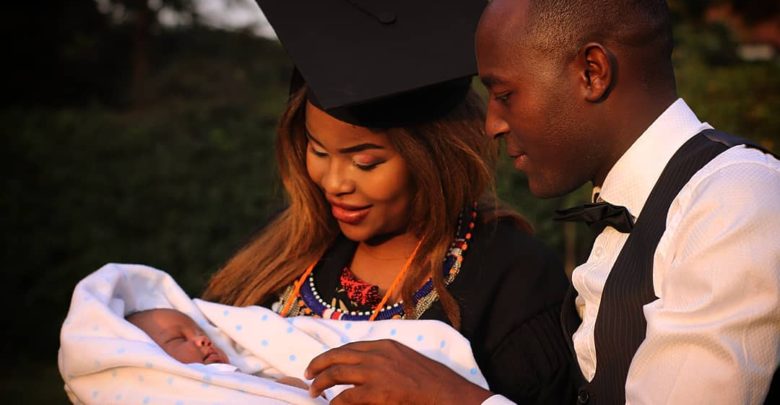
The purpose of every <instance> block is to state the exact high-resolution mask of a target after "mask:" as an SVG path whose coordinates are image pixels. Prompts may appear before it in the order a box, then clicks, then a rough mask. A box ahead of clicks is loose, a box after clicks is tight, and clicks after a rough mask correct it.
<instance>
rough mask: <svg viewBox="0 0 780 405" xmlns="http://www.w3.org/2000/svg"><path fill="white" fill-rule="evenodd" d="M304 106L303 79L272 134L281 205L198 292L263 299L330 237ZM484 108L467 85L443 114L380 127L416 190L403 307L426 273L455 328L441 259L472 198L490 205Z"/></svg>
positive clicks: (332, 228) (233, 301)
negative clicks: (311, 168) (413, 243)
mask: <svg viewBox="0 0 780 405" xmlns="http://www.w3.org/2000/svg"><path fill="white" fill-rule="evenodd" d="M305 111H306V88H305V86H304V87H303V88H301V89H300V90H299V91H297V92H296V93H295V94H293V95H292V96H291V98H290V100H289V102H288V106H287V109H286V111H285V112H284V114H283V115H282V118H281V121H280V123H279V127H278V137H277V141H276V160H277V163H278V165H279V173H280V175H281V178H282V182H283V185H284V188H285V190H286V191H287V196H288V198H289V207H288V208H287V209H286V210H284V211H283V212H282V213H281V214H280V215H279V216H277V217H276V218H275V219H274V220H273V221H272V222H271V223H270V224H269V225H268V226H266V227H265V228H264V229H263V230H262V231H261V233H260V234H259V235H258V236H257V237H256V238H255V239H254V240H252V241H251V242H250V243H249V244H247V245H246V246H245V247H243V248H242V249H241V250H240V251H239V252H238V253H237V254H236V255H235V256H233V257H232V258H231V259H230V260H229V261H228V262H227V264H226V265H225V266H224V267H223V268H222V269H221V270H219V271H218V272H217V273H216V274H215V275H214V276H213V277H212V279H211V281H210V282H209V285H208V287H207V289H206V291H205V293H204V295H203V296H204V298H205V299H208V300H212V301H218V302H221V303H225V304H229V305H239V306H244V305H255V304H259V303H262V302H266V301H267V300H268V299H269V298H271V296H272V295H273V294H277V293H279V292H281V291H282V290H283V289H284V288H286V287H287V286H289V285H290V284H291V283H293V282H294V280H295V279H296V278H298V277H300V275H301V274H302V273H303V271H304V270H305V269H306V268H307V267H308V266H309V265H310V264H311V263H313V262H315V261H316V260H318V259H319V258H320V257H322V255H323V254H324V253H325V251H326V250H327V249H328V247H329V246H330V245H331V244H332V243H333V242H334V240H335V238H336V237H337V236H338V234H339V232H340V231H339V227H338V224H337V222H336V221H335V220H334V219H333V217H332V216H331V214H330V209H329V205H328V203H327V201H326V200H325V197H324V196H323V194H322V191H321V190H320V189H319V188H318V187H317V185H316V184H315V183H314V182H313V181H312V180H311V179H310V178H309V175H308V173H307V170H306V147H307V139H306V135H305ZM484 115H485V112H484V106H483V103H482V101H481V100H480V99H479V96H477V95H476V93H474V92H473V91H471V90H469V94H468V95H467V97H466V98H465V100H464V101H463V102H461V103H460V104H459V105H458V106H457V107H455V108H454V109H453V111H451V112H449V113H448V114H447V115H446V116H444V117H442V118H440V119H437V120H433V121H430V122H426V123H423V124H419V125H414V126H410V127H404V128H393V129H390V130H388V131H387V135H388V139H389V140H390V142H391V143H392V145H393V146H394V147H395V148H396V150H397V151H398V153H399V154H400V155H401V156H402V157H403V159H404V160H405V161H406V164H407V166H408V167H409V172H410V173H411V176H412V184H413V189H414V190H417V192H415V194H414V197H413V199H412V205H411V207H412V212H411V220H410V221H409V224H410V226H411V227H412V229H410V230H411V231H412V232H414V233H415V235H417V236H418V237H420V239H421V244H420V248H419V250H418V253H417V255H416V257H415V259H414V261H413V263H412V266H411V267H410V269H409V272H408V273H407V277H406V279H405V280H403V284H402V288H401V298H402V299H403V302H404V311H405V313H407V314H411V313H413V311H414V307H413V306H412V305H411V303H412V302H413V301H412V294H414V292H415V290H416V289H417V288H418V287H419V286H420V285H421V284H422V283H423V282H424V280H426V279H427V278H428V277H431V278H432V279H433V285H434V288H435V290H436V292H437V293H438V295H439V300H440V301H441V303H442V306H443V308H444V312H445V313H446V315H447V317H448V319H449V321H450V323H451V324H452V325H453V326H454V327H455V328H459V327H460V310H459V307H458V305H457V302H456V301H455V299H454V298H453V297H452V295H451V294H449V292H447V290H446V288H445V282H444V276H443V274H442V273H443V272H442V259H443V258H444V256H445V255H446V254H447V251H448V248H449V246H450V244H451V243H452V241H453V238H454V235H455V232H456V226H457V220H458V215H459V214H460V213H461V211H462V210H463V209H464V207H468V206H469V205H471V204H473V202H475V201H478V200H481V201H483V202H486V203H487V204H486V205H487V206H490V207H495V206H496V204H495V189H494V182H493V171H494V165H495V160H496V155H497V147H496V145H495V143H494V142H492V141H491V140H490V139H489V138H488V137H487V136H485V134H484V129H483V122H484Z"/></svg>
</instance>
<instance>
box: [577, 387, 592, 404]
mask: <svg viewBox="0 0 780 405" xmlns="http://www.w3.org/2000/svg"><path fill="white" fill-rule="evenodd" d="M589 400H590V394H588V391H585V390H580V392H578V393H577V403H578V404H587V403H588V401H589Z"/></svg>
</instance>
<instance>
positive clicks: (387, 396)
mask: <svg viewBox="0 0 780 405" xmlns="http://www.w3.org/2000/svg"><path fill="white" fill-rule="evenodd" d="M306 378H313V379H314V381H313V382H312V384H311V388H310V389H309V393H310V394H311V396H312V397H317V396H319V395H320V394H322V392H323V391H324V390H326V389H328V388H330V387H332V386H334V385H337V384H352V385H354V386H355V387H354V388H349V389H347V390H345V391H343V392H342V393H341V394H339V395H338V396H336V397H335V398H333V400H332V401H331V404H335V405H342V404H455V403H457V404H479V403H482V401H484V400H485V399H487V398H488V397H490V396H491V395H492V394H491V393H490V392H489V391H487V390H484V389H482V388H480V387H478V386H476V385H474V384H472V383H470V382H469V381H467V380H466V379H465V378H463V377H461V376H460V375H458V374H457V373H455V372H454V371H452V370H450V369H449V368H447V367H446V366H444V365H442V364H441V363H438V362H436V361H434V360H431V359H429V358H427V357H425V356H423V355H421V354H419V353H417V352H416V351H414V350H412V349H410V348H408V347H407V346H404V345H402V344H400V343H398V342H396V341H394V340H377V341H369V342H355V343H349V344H346V345H344V346H341V347H339V348H336V349H332V350H329V351H327V352H325V353H323V354H321V355H319V356H317V357H315V358H314V359H313V360H312V361H311V363H309V367H308V368H307V369H306Z"/></svg>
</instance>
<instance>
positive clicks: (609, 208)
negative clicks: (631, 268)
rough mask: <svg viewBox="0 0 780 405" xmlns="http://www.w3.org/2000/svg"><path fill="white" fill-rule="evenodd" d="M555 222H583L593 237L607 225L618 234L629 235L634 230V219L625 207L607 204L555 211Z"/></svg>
mask: <svg viewBox="0 0 780 405" xmlns="http://www.w3.org/2000/svg"><path fill="white" fill-rule="evenodd" d="M554 219H555V220H556V221H574V222H577V221H581V222H585V223H586V224H587V225H588V226H589V227H590V229H591V230H592V231H593V232H594V234H595V235H598V234H600V233H601V231H603V230H604V228H605V227H606V226H607V225H610V226H612V227H613V228H615V229H617V230H618V231H619V232H623V233H629V232H631V229H633V228H634V219H633V217H631V214H630V213H629V212H628V209H626V207H620V206H617V205H612V204H610V203H607V202H598V203H595V204H585V205H580V206H577V207H572V208H567V209H564V210H557V211H555V218H554Z"/></svg>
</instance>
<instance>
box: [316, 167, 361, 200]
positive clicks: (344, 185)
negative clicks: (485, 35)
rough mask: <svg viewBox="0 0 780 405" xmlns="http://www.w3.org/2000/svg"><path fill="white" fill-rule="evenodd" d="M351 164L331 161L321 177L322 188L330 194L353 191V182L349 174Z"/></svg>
mask: <svg viewBox="0 0 780 405" xmlns="http://www.w3.org/2000/svg"><path fill="white" fill-rule="evenodd" d="M350 167H352V166H351V164H350V165H347V164H345V163H344V162H332V163H331V164H330V165H329V167H328V170H327V172H326V173H325V175H324V176H323V177H322V188H323V190H325V193H327V194H331V195H340V194H348V193H351V192H352V191H354V188H355V183H354V181H353V180H352V178H351V177H350V175H349V169H350Z"/></svg>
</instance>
